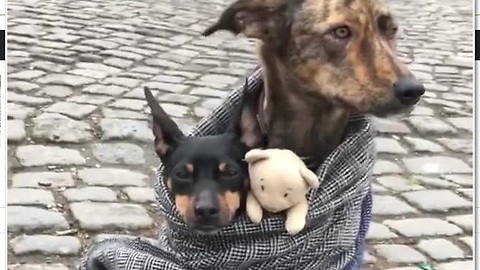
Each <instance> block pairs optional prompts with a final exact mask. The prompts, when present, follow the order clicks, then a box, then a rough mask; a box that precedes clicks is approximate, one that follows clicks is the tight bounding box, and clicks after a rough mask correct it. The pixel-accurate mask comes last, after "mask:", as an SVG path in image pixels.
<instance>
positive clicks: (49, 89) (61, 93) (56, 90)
mask: <svg viewBox="0 0 480 270" xmlns="http://www.w3.org/2000/svg"><path fill="white" fill-rule="evenodd" d="M9 85H10V83H9ZM38 93H39V94H42V95H47V96H51V97H57V98H65V97H68V96H70V95H72V94H73V91H72V88H71V87H69V86H65V85H46V86H44V87H42V90H41V91H39V92H38Z"/></svg>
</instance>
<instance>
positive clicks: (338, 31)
mask: <svg viewBox="0 0 480 270" xmlns="http://www.w3.org/2000/svg"><path fill="white" fill-rule="evenodd" d="M332 33H333V35H334V36H335V37H336V38H338V39H347V38H349V37H350V36H351V35H352V32H351V31H350V28H349V27H348V26H340V27H337V28H335V29H333V31H332Z"/></svg>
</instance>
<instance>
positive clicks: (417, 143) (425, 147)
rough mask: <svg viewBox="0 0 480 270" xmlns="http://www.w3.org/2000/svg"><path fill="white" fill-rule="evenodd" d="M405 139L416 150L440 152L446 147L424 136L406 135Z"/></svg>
mask: <svg viewBox="0 0 480 270" xmlns="http://www.w3.org/2000/svg"><path fill="white" fill-rule="evenodd" d="M404 139H405V141H406V142H407V143H408V144H409V145H410V147H412V149H413V151H415V152H427V153H440V152H443V151H444V149H443V147H441V146H440V145H438V144H436V143H434V142H432V141H429V140H426V139H422V138H413V137H405V138H404Z"/></svg>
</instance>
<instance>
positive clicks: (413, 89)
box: [393, 77, 425, 106]
mask: <svg viewBox="0 0 480 270" xmlns="http://www.w3.org/2000/svg"><path fill="white" fill-rule="evenodd" d="M393 91H394V92H395V96H396V97H397V99H398V100H399V101H400V103H402V104H403V105H407V106H409V105H414V104H415V103H417V102H418V99H419V98H420V97H421V96H422V95H423V94H424V93H425V87H423V84H422V83H421V82H420V81H419V80H417V79H415V78H411V77H410V78H408V77H405V78H401V79H399V80H398V81H397V82H396V83H394V84H393Z"/></svg>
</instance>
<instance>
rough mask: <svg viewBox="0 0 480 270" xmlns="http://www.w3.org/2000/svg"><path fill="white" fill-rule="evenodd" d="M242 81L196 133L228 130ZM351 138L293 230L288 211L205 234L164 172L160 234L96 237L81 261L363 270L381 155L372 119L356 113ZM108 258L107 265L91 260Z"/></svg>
mask: <svg viewBox="0 0 480 270" xmlns="http://www.w3.org/2000/svg"><path fill="white" fill-rule="evenodd" d="M261 80H262V78H261V70H260V69H257V70H256V71H255V72H254V73H253V74H252V75H251V76H250V77H249V78H248V89H247V91H258V90H259V88H260V87H262V85H263V84H262V83H261ZM242 88H243V87H239V88H238V89H237V90H235V91H233V93H232V94H231V95H230V97H229V98H228V99H227V100H226V101H225V102H224V103H223V105H222V106H220V107H219V108H217V109H216V110H215V111H214V112H213V113H212V114H211V115H210V116H208V117H206V118H205V119H203V120H202V121H201V122H200V123H199V124H198V125H197V127H196V128H195V129H194V130H193V132H192V135H195V136H203V135H209V134H217V133H221V132H223V131H224V129H225V127H226V126H227V123H228V121H229V117H230V114H231V111H232V108H233V107H234V106H235V105H236V104H237V103H238V102H239V99H240V97H241V95H242V93H243V90H242ZM346 135H347V136H346V139H345V140H344V142H343V143H341V144H340V145H339V146H338V147H337V148H336V150H334V151H333V152H332V153H331V154H330V156H329V157H328V158H327V159H326V160H325V162H324V163H323V164H322V165H321V166H320V168H318V170H317V171H316V172H317V175H318V177H319V179H320V180H321V185H320V188H319V189H318V190H317V191H315V192H311V194H310V195H309V206H310V208H309V212H308V224H307V228H306V229H305V230H303V231H302V232H301V233H299V234H297V235H294V236H290V235H288V234H287V233H286V231H285V229H284V222H285V219H284V217H283V216H282V215H281V214H278V215H271V216H268V217H266V218H265V219H264V220H263V221H262V223H261V224H260V225H257V224H253V223H252V222H251V221H249V219H248V218H247V217H246V216H245V215H242V216H240V217H239V218H238V219H237V220H236V221H235V222H234V223H233V224H231V225H230V226H228V227H226V228H224V229H223V230H222V231H220V232H219V233H218V234H215V235H198V234H195V233H194V232H192V231H190V230H189V229H188V227H186V225H185V223H184V222H183V221H182V219H181V218H180V216H179V214H178V212H177V210H176V207H175V203H174V201H173V199H172V198H171V196H169V195H168V192H167V188H166V186H165V184H164V181H162V180H161V179H160V177H159V180H158V181H157V183H156V185H155V191H156V196H157V200H158V204H159V208H160V213H161V215H163V216H164V217H165V221H166V222H165V223H164V225H163V226H162V227H161V228H160V233H159V239H158V242H156V243H151V242H148V241H145V240H142V239H141V238H137V239H125V238H115V239H108V240H104V241H102V242H99V243H97V244H95V245H94V246H93V247H92V248H91V249H90V251H89V252H88V254H87V256H86V257H85V258H84V260H82V262H81V263H80V265H79V268H78V269H80V270H84V269H112V270H113V269H116V270H117V269H118V270H123V269H125V270H126V269H130V270H131V269H144V270H160V269H165V270H199V269H205V270H207V269H208V270H229V269H234V270H247V269H249V270H255V269H279V270H296V269H298V270H356V269H360V266H361V264H362V256H363V245H364V242H365V234H366V232H367V230H368V224H369V222H370V219H371V207H372V202H371V191H370V185H371V183H370V179H371V172H372V167H373V163H374V159H375V151H374V143H373V138H374V131H373V128H372V126H371V122H370V119H369V118H368V117H366V116H361V115H354V116H352V117H351V119H350V120H349V122H348V125H347V130H346ZM95 263H101V264H102V265H103V266H104V268H93V267H92V268H89V267H88V266H87V265H95Z"/></svg>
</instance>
